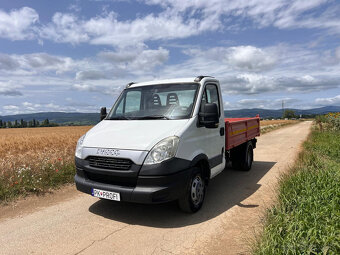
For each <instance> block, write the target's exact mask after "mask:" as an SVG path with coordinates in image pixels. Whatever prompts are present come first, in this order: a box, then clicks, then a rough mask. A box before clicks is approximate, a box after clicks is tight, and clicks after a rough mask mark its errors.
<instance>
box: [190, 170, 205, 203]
mask: <svg viewBox="0 0 340 255" xmlns="http://www.w3.org/2000/svg"><path fill="white" fill-rule="evenodd" d="M203 198H204V182H203V180H202V178H201V176H199V175H196V176H195V178H194V179H193V181H192V184H191V200H192V202H193V204H194V205H195V206H198V205H199V204H200V203H202V201H203Z"/></svg>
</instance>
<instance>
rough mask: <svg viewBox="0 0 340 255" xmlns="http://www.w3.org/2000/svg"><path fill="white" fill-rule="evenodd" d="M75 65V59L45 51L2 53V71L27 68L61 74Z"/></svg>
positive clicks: (0, 67)
mask: <svg viewBox="0 0 340 255" xmlns="http://www.w3.org/2000/svg"><path fill="white" fill-rule="evenodd" d="M75 67H76V63H75V61H73V60H72V59H71V58H69V57H59V56H54V55H50V54H47V53H44V52H40V53H32V54H23V55H8V54H0V71H1V70H5V71H14V70H25V71H28V72H32V71H36V72H39V73H40V72H47V71H54V72H56V74H61V73H64V72H67V71H71V70H73V69H74V68H75Z"/></svg>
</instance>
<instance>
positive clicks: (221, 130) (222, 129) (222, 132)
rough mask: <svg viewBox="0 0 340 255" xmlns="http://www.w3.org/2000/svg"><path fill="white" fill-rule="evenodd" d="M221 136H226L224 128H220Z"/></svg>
mask: <svg viewBox="0 0 340 255" xmlns="http://www.w3.org/2000/svg"><path fill="white" fill-rule="evenodd" d="M220 136H224V127H221V128H220Z"/></svg>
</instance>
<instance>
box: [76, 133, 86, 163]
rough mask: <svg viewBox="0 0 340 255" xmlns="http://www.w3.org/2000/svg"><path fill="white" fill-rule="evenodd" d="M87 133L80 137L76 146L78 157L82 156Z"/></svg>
mask: <svg viewBox="0 0 340 255" xmlns="http://www.w3.org/2000/svg"><path fill="white" fill-rule="evenodd" d="M84 138H85V135H83V136H82V137H80V138H79V140H78V142H77V147H76V153H75V155H76V157H77V158H81V154H82V150H83V142H84Z"/></svg>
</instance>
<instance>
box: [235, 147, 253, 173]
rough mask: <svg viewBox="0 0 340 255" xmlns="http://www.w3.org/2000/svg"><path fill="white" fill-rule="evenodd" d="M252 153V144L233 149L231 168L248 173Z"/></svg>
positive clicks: (251, 162)
mask: <svg viewBox="0 0 340 255" xmlns="http://www.w3.org/2000/svg"><path fill="white" fill-rule="evenodd" d="M253 160H254V151H253V144H252V142H250V141H249V142H248V143H246V144H245V145H242V146H240V147H239V148H235V149H234V151H233V153H232V166H233V168H234V169H237V170H241V171H249V170H250V169H251V166H252V164H253Z"/></svg>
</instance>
